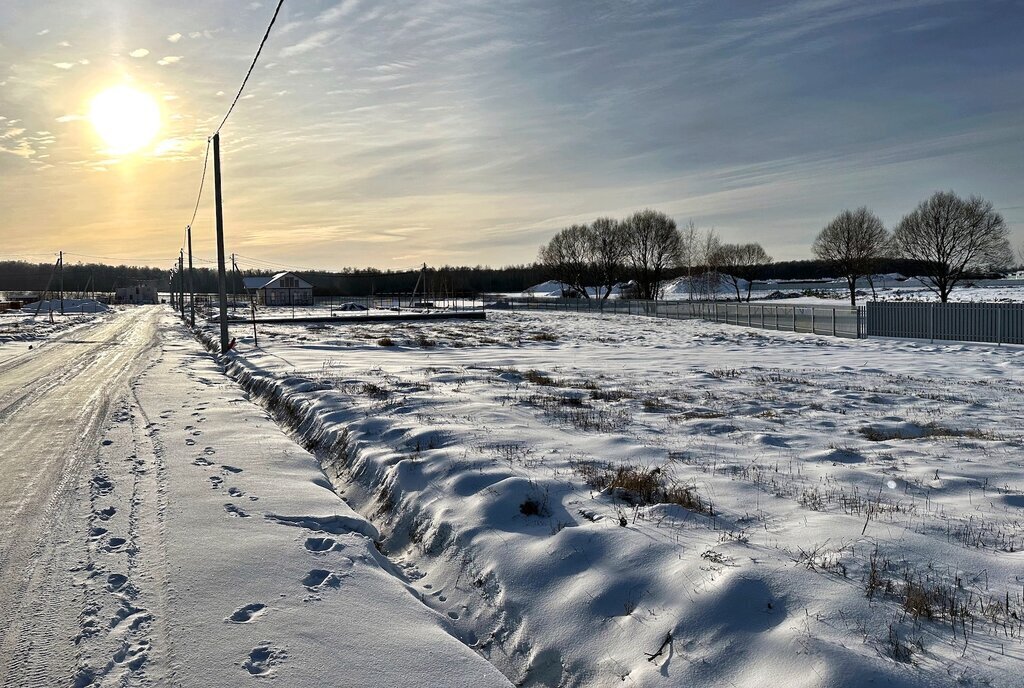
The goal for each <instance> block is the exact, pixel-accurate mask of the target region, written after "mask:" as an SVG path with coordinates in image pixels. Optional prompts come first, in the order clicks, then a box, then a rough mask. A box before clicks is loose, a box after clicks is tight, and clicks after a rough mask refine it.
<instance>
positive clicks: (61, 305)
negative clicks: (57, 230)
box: [50, 251, 64, 315]
mask: <svg viewBox="0 0 1024 688" xmlns="http://www.w3.org/2000/svg"><path fill="white" fill-rule="evenodd" d="M57 262H58V264H59V265H60V314H61V315H64V252H63V251H61V252H60V257H59V258H57ZM50 312H53V309H52V308H51V309H50Z"/></svg>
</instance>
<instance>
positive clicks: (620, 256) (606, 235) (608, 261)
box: [588, 217, 626, 301]
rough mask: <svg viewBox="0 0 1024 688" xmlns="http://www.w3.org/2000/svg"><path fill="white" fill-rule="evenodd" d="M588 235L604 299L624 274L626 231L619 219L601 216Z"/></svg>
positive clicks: (594, 268)
mask: <svg viewBox="0 0 1024 688" xmlns="http://www.w3.org/2000/svg"><path fill="white" fill-rule="evenodd" d="M588 236H589V243H590V245H589V254H590V261H591V263H592V265H593V273H594V276H595V278H596V279H597V284H598V286H599V287H600V289H601V291H600V296H601V301H604V300H606V299H607V298H608V296H609V295H610V294H611V293H612V288H613V287H614V286H615V284H616V282H618V281H619V279H620V277H621V276H622V271H623V263H624V261H625V260H626V240H625V232H624V231H623V229H622V225H621V223H620V222H619V221H618V220H615V219H613V218H610V217H599V218H597V219H596V220H594V221H593V222H592V223H590V231H589V235H588Z"/></svg>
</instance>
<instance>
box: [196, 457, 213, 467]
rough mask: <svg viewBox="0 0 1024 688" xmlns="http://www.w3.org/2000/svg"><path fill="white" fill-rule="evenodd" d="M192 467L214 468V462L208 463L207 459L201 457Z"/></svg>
mask: <svg viewBox="0 0 1024 688" xmlns="http://www.w3.org/2000/svg"><path fill="white" fill-rule="evenodd" d="M192 465H193V466H204V467H205V466H212V465H213V462H212V461H207V460H206V459H204V458H203V457H201V456H200V457H199V458H198V459H196V460H195V461H193V462H192Z"/></svg>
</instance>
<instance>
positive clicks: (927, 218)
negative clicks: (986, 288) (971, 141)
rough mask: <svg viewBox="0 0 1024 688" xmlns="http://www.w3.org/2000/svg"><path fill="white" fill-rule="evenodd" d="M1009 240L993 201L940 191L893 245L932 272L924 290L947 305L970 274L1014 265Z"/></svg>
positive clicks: (900, 229) (903, 224)
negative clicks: (936, 296)
mask: <svg viewBox="0 0 1024 688" xmlns="http://www.w3.org/2000/svg"><path fill="white" fill-rule="evenodd" d="M1009 234H1010V231H1009V229H1008V228H1007V226H1006V222H1005V221H1004V220H1003V216H1002V215H1000V214H999V213H997V212H996V211H995V210H994V209H993V208H992V203H991V201H986V200H984V199H982V198H979V197H978V196H971V197H970V198H967V199H963V198H960V197H959V196H957V195H956V194H955V193H953V192H952V191H938V192H936V193H935V194H933V195H932V197H931V198H929V199H928V200H926V201H922V202H921V204H920V205H918V206H917V208H916V209H915V210H914V211H913V212H912V213H910V214H909V215H907V216H906V217H904V218H903V219H902V220H900V223H899V225H897V227H896V230H895V231H894V232H893V237H892V239H893V244H894V245H895V247H896V249H897V250H898V251H899V252H900V253H901V254H902V255H903V256H904V257H905V258H910V259H913V260H919V261H921V262H923V263H924V264H925V265H926V266H927V273H926V274H925V275H924V277H925V280H926V281H925V286H926V287H928V289H930V290H931V291H933V292H935V293H936V294H938V296H939V300H940V301H942V302H943V303H945V302H947V301H948V300H949V294H950V292H951V291H953V287H955V286H956V284H957V283H958V282H959V281H960V280H961V279H963V277H964V275H965V274H967V273H969V272H971V271H976V270H992V269H999V268H1003V267H1006V265H1008V264H1009V263H1010V262H1011V261H1012V260H1013V251H1012V249H1011V248H1010V240H1009Z"/></svg>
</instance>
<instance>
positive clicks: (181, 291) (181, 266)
mask: <svg viewBox="0 0 1024 688" xmlns="http://www.w3.org/2000/svg"><path fill="white" fill-rule="evenodd" d="M178 310H180V311H181V319H182V320H184V319H185V251H184V249H179V250H178Z"/></svg>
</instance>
